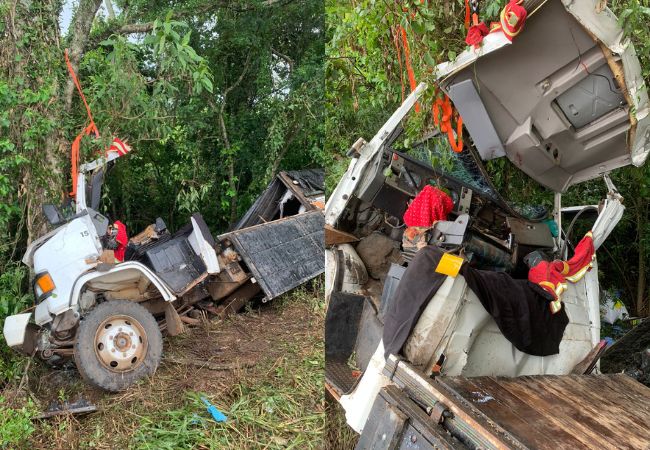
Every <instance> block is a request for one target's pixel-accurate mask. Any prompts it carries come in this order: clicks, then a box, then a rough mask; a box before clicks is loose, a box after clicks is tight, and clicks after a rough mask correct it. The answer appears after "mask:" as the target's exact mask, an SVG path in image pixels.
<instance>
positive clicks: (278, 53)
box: [271, 47, 294, 72]
mask: <svg viewBox="0 0 650 450" xmlns="http://www.w3.org/2000/svg"><path fill="white" fill-rule="evenodd" d="M271 53H273V54H274V55H275V56H277V57H278V58H280V59H282V60H283V61H284V62H286V63H287V64H288V65H289V72H293V65H294V61H293V59H291V58H290V57H289V56H287V55H284V54H282V53H280V52H279V51H277V50H276V49H274V48H273V47H271Z"/></svg>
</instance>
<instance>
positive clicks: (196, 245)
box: [188, 217, 220, 275]
mask: <svg viewBox="0 0 650 450" xmlns="http://www.w3.org/2000/svg"><path fill="white" fill-rule="evenodd" d="M191 221H192V228H193V229H194V230H193V231H192V233H191V234H190V236H189V237H188V240H189V242H190V245H191V246H192V248H193V249H194V251H195V252H196V253H197V254H198V255H199V256H201V259H202V260H203V262H204V263H205V267H206V271H207V272H208V273H209V274H211V275H212V274H216V273H219V272H220V269H219V260H218V259H217V252H215V251H214V248H212V246H211V245H210V244H209V243H208V241H206V239H205V236H203V233H202V232H201V228H199V225H198V224H197V223H196V220H194V217H192V218H191Z"/></svg>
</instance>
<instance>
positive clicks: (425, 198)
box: [404, 185, 454, 227]
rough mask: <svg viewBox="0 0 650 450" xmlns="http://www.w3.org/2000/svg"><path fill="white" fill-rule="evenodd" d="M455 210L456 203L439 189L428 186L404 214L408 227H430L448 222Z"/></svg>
mask: <svg viewBox="0 0 650 450" xmlns="http://www.w3.org/2000/svg"><path fill="white" fill-rule="evenodd" d="M452 209H454V202H453V201H452V200H451V197H449V196H448V195H447V194H445V193H444V192H443V191H441V190H440V189H438V188H434V187H433V186H430V185H426V186H425V187H424V188H423V189H422V190H421V191H420V193H419V194H418V195H416V196H415V198H414V199H413V201H412V202H411V204H410V205H409V207H408V209H407V210H406V212H405V213H404V223H405V224H406V226H407V227H430V226H431V225H433V223H434V222H436V221H438V220H447V214H449V213H450V212H451V210H452Z"/></svg>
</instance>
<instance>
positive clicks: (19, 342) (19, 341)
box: [2, 313, 32, 352]
mask: <svg viewBox="0 0 650 450" xmlns="http://www.w3.org/2000/svg"><path fill="white" fill-rule="evenodd" d="M31 317H32V313H25V314H16V315H14V316H9V317H7V318H5V324H4V328H3V330H2V332H3V334H4V337H5V341H7V345H8V346H9V347H11V348H13V349H14V350H18V351H23V352H24V349H23V345H24V344H25V339H26V335H27V325H28V324H29V319H30V318H31Z"/></svg>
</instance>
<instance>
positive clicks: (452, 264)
mask: <svg viewBox="0 0 650 450" xmlns="http://www.w3.org/2000/svg"><path fill="white" fill-rule="evenodd" d="M463 261H464V259H463V258H461V257H460V256H456V255H452V254H451V253H445V254H444V255H442V258H440V261H439V262H438V266H437V267H436V272H437V273H441V274H443V275H448V276H450V277H452V278H456V275H458V271H459V270H460V266H462V265H463Z"/></svg>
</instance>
